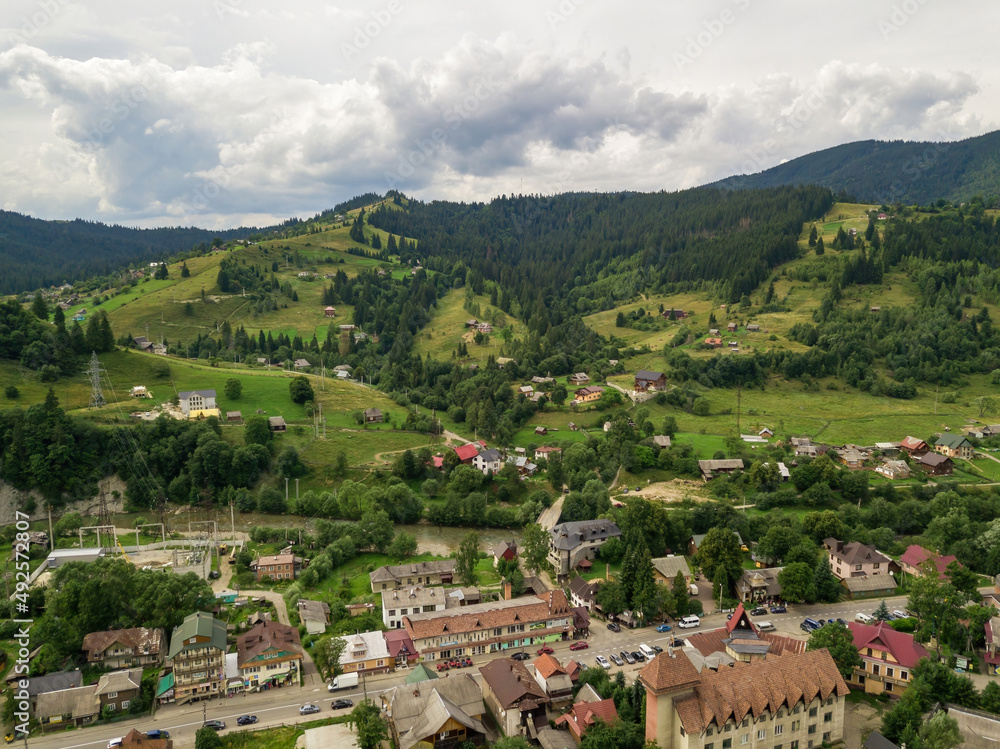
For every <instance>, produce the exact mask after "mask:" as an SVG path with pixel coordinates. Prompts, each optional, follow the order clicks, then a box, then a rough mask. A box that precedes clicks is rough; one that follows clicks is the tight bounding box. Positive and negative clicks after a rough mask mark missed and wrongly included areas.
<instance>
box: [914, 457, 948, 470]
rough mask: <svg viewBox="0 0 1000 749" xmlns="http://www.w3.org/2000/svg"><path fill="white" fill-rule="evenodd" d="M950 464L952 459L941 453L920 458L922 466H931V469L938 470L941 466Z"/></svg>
mask: <svg viewBox="0 0 1000 749" xmlns="http://www.w3.org/2000/svg"><path fill="white" fill-rule="evenodd" d="M950 462H951V458H949V457H948V456H947V455H942V454H941V453H925V454H923V455H921V456H920V463H921V465H925V466H930V467H931V468H937V467H938V466H940V465H944V464H945V463H950Z"/></svg>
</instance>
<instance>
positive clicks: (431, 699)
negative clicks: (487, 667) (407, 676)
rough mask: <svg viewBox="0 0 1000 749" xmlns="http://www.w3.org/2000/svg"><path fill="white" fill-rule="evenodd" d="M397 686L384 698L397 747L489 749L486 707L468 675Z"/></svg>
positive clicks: (478, 690)
mask: <svg viewBox="0 0 1000 749" xmlns="http://www.w3.org/2000/svg"><path fill="white" fill-rule="evenodd" d="M448 676H449V678H447V679H439V680H435V681H430V682H420V683H416V684H412V685H411V684H407V685H404V686H399V687H394V688H392V689H390V690H389V691H388V692H385V693H384V694H383V695H382V698H381V700H382V709H383V710H384V711H385V713H386V716H387V717H388V719H389V728H390V733H391V734H392V738H393V742H394V745H395V746H397V747H399V749H414V747H416V749H452V748H453V747H456V746H461V745H464V744H466V743H467V742H470V743H472V744H473V745H474V746H486V743H487V741H486V738H487V737H486V728H485V726H483V719H484V717H485V713H486V708H485V707H484V705H483V695H482V691H481V689H480V687H479V685H478V684H477V683H476V682H475V680H474V679H473V678H472V677H471V676H470V675H469V674H449V675H448Z"/></svg>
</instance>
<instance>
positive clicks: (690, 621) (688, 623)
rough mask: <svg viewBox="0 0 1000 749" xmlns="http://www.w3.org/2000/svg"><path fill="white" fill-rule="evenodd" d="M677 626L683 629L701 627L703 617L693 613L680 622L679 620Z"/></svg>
mask: <svg viewBox="0 0 1000 749" xmlns="http://www.w3.org/2000/svg"><path fill="white" fill-rule="evenodd" d="M677 626H678V627H680V628H681V629H690V628H691V627H700V626H701V619H699V618H698V617H697V616H695V615H694V614H692V615H691V616H685V617H684V618H683V619H681V620H680V621H679V622H677Z"/></svg>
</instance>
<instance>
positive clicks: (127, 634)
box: [83, 627, 163, 655]
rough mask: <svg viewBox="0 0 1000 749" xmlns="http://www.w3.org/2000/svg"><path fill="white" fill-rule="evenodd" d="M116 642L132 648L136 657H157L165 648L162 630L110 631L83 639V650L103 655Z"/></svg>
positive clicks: (138, 628) (143, 628)
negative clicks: (162, 648)
mask: <svg viewBox="0 0 1000 749" xmlns="http://www.w3.org/2000/svg"><path fill="white" fill-rule="evenodd" d="M116 642H118V643H121V644H122V645H124V646H126V647H129V648H132V649H133V651H135V653H136V655H140V654H141V655H147V654H148V655H156V654H158V653H159V652H160V648H161V647H162V646H163V630H162V629H146V628H145V627H132V628H131V629H109V630H107V631H106V632H91V633H90V634H89V635H87V636H86V637H84V638H83V650H84V652H86V653H88V655H89V654H90V653H103V652H104V651H105V650H107V649H108V648H109V647H111V646H112V645H114V644H115V643H116Z"/></svg>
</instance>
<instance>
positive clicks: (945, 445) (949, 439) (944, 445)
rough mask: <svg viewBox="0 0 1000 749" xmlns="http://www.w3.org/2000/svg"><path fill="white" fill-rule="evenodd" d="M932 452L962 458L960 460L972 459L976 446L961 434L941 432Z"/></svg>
mask: <svg viewBox="0 0 1000 749" xmlns="http://www.w3.org/2000/svg"><path fill="white" fill-rule="evenodd" d="M934 452H937V453H940V454H941V455H946V456H948V457H949V458H962V460H972V458H973V457H974V456H975V452H976V447H975V445H973V444H972V443H971V442H970V441H969V438H968V437H966V436H965V435H963V434H949V433H945V434H942V435H941V436H940V437H938V438H937V442H936V443H935V444H934Z"/></svg>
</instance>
